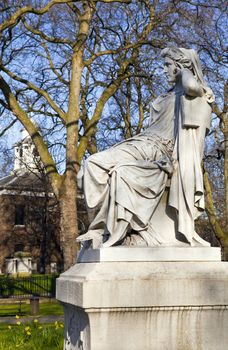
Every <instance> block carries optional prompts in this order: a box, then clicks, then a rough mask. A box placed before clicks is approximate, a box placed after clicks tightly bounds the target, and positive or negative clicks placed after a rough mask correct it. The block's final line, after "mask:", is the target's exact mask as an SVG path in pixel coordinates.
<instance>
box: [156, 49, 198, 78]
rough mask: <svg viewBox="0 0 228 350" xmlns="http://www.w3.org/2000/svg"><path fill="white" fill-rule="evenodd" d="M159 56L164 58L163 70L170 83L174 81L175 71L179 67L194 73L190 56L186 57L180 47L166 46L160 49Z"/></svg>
mask: <svg viewBox="0 0 228 350" xmlns="http://www.w3.org/2000/svg"><path fill="white" fill-rule="evenodd" d="M184 50H185V51H187V50H186V49H184ZM188 51H189V50H188ZM161 56H162V57H163V58H164V72H165V74H166V76H167V79H168V81H169V82H170V83H175V81H176V76H177V72H178V70H180V69H183V68H188V69H190V70H191V71H192V73H193V74H194V70H193V63H192V61H191V58H190V57H187V55H186V54H185V53H184V52H183V51H182V49H179V48H176V47H168V48H165V49H163V50H162V52H161Z"/></svg>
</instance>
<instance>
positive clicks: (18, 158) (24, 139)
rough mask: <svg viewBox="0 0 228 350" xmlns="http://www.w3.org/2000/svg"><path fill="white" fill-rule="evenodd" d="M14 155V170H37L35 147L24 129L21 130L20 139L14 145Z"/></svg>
mask: <svg viewBox="0 0 228 350" xmlns="http://www.w3.org/2000/svg"><path fill="white" fill-rule="evenodd" d="M14 155H15V158H14V171H29V170H32V171H34V170H38V157H37V156H36V148H35V145H34V143H33V142H32V139H31V137H30V136H29V134H28V132H27V131H26V130H25V129H22V130H21V141H19V142H18V143H16V144H15V146H14Z"/></svg>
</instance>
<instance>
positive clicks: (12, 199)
mask: <svg viewBox="0 0 228 350" xmlns="http://www.w3.org/2000/svg"><path fill="white" fill-rule="evenodd" d="M38 168H39V170H38ZM78 200H79V227H81V230H82V231H84V229H85V226H86V225H85V224H84V221H85V220H86V213H85V209H84V204H83V203H84V200H83V198H82V196H79V198H78ZM62 266H63V258H62V253H61V247H60V227H59V212H58V205H57V202H56V200H55V197H54V195H53V194H52V192H51V190H50V187H49V186H48V183H47V179H46V177H45V176H44V174H43V171H42V167H40V162H39V160H38V157H37V156H36V155H35V146H34V145H33V143H32V140H31V138H30V137H29V136H28V134H27V133H26V132H25V131H22V141H20V142H18V143H17V144H16V145H15V160H14V170H13V172H12V174H10V175H8V176H6V177H4V178H1V179H0V272H1V273H30V272H32V271H33V272H39V273H42V272H46V273H48V272H59V271H61V270H62Z"/></svg>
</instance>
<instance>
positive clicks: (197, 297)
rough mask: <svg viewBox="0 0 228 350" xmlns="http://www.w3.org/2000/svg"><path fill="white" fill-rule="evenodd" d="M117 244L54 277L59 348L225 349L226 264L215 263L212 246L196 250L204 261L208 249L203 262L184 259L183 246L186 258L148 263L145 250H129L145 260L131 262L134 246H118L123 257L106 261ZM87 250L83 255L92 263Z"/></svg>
mask: <svg viewBox="0 0 228 350" xmlns="http://www.w3.org/2000/svg"><path fill="white" fill-rule="evenodd" d="M118 249H119V248H118V247H116V248H115V247H113V248H106V253H104V252H102V251H100V252H99V254H100V257H98V256H99V254H98V253H96V254H97V257H96V261H98V262H82V263H78V264H76V265H75V266H73V267H72V268H70V269H69V270H68V271H66V272H65V273H63V274H62V275H61V276H60V278H59V279H58V280H57V299H58V300H60V301H61V302H62V303H63V305H64V309H65V348H64V349H65V350H76V349H77V350H79V349H83V350H224V349H226V348H227V344H228V332H227V329H228V263H226V262H221V261H218V254H217V253H218V251H219V250H218V248H201V249H205V251H204V252H205V253H204V256H205V260H206V259H207V257H208V254H209V253H207V250H208V249H214V253H213V254H211V256H210V257H209V258H208V261H189V252H188V251H186V256H187V260H188V261H184V260H185V259H184V257H183V256H182V260H180V259H179V261H178V259H174V260H175V261H171V259H172V257H170V261H159V258H158V261H150V259H149V256H150V254H149V251H148V249H150V248H146V249H147V251H146V250H144V249H145V248H137V249H140V253H139V252H137V250H135V254H136V256H139V254H141V256H144V254H143V253H145V256H146V259H144V261H133V258H132V251H134V248H121V249H125V254H123V253H122V254H123V255H122V260H125V261H118V262H114V261H108V259H107V255H109V256H110V255H113V254H114V255H115V254H117V253H118ZM132 249H133V250H132ZM151 249H155V248H151ZM159 249H160V248H159ZM163 249H166V248H163ZM175 249H180V248H172V251H173V256H175ZM182 249H188V248H182ZM190 249H197V248H190ZM216 249H217V251H216ZM129 250H131V252H130V253H129ZM152 252H155V251H153V250H152ZM94 254H95V253H94V252H93V251H91V253H87V258H86V259H84V260H88V261H94ZM105 254H106V258H105V257H104V256H105ZM157 254H158V253H157ZM180 254H182V255H183V252H181V251H180V250H178V251H177V253H176V256H179V258H180ZM195 254H196V253H195ZM89 255H90V257H89ZM158 255H159V254H158ZM196 255H197V254H196ZM92 256H93V258H91V257H92ZM102 256H103V258H102ZM124 256H125V258H124ZM127 256H130V258H128V257H127ZM193 256H194V253H193ZM213 256H214V257H213ZM198 258H199V251H198ZM128 260H129V261H128ZM136 260H137V259H136Z"/></svg>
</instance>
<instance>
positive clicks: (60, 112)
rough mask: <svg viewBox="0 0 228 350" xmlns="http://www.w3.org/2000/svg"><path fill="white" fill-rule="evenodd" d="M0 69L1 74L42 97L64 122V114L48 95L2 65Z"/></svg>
mask: <svg viewBox="0 0 228 350" xmlns="http://www.w3.org/2000/svg"><path fill="white" fill-rule="evenodd" d="M0 68H1V70H2V71H3V72H5V73H6V74H7V75H8V76H10V77H11V78H12V79H14V80H16V81H18V82H20V83H22V84H25V85H27V87H28V88H29V89H31V90H33V91H35V92H37V93H38V94H40V95H41V96H43V97H44V98H45V99H46V100H47V102H48V103H49V104H50V106H51V107H52V109H53V110H54V111H55V112H56V113H58V115H59V117H60V118H61V119H62V120H63V121H64V122H65V118H66V116H65V113H64V112H63V111H62V110H61V109H60V108H59V107H58V106H57V105H56V103H55V102H54V101H53V100H52V98H51V97H50V95H49V94H48V93H47V92H46V91H44V90H42V89H41V88H38V87H37V86H36V85H34V84H32V83H31V82H30V81H28V80H26V79H23V78H21V77H19V76H18V75H16V74H15V73H13V72H11V71H10V70H9V69H7V68H6V67H4V66H3V65H1V66H0Z"/></svg>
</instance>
